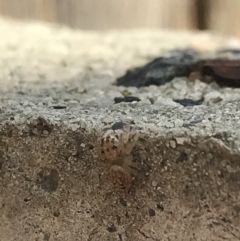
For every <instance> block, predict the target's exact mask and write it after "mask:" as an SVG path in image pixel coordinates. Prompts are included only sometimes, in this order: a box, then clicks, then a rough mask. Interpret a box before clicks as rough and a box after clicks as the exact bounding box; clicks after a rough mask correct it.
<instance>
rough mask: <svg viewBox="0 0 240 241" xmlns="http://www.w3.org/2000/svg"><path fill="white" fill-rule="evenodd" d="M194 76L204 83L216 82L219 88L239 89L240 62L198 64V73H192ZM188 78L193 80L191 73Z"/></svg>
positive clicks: (208, 61)
mask: <svg viewBox="0 0 240 241" xmlns="http://www.w3.org/2000/svg"><path fill="white" fill-rule="evenodd" d="M197 74H198V76H197ZM194 75H196V76H197V78H198V79H200V80H202V81H204V82H206V83H210V82H214V81H216V83H217V84H218V85H219V86H223V87H240V60H238V59H212V60H206V61H203V62H202V63H201V64H199V67H198V72H194ZM190 78H192V79H194V78H193V73H191V75H190Z"/></svg>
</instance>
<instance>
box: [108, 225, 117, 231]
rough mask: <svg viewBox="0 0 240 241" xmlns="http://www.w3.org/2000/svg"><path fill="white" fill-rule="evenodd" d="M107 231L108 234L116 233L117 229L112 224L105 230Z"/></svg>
mask: <svg viewBox="0 0 240 241" xmlns="http://www.w3.org/2000/svg"><path fill="white" fill-rule="evenodd" d="M107 231H108V232H109V233H115V232H116V231H117V228H116V227H115V225H114V224H112V225H111V226H110V227H108V228H107Z"/></svg>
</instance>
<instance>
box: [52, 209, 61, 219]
mask: <svg viewBox="0 0 240 241" xmlns="http://www.w3.org/2000/svg"><path fill="white" fill-rule="evenodd" d="M59 215H60V212H59V210H55V211H54V212H53V216H54V217H56V218H57V217H59Z"/></svg>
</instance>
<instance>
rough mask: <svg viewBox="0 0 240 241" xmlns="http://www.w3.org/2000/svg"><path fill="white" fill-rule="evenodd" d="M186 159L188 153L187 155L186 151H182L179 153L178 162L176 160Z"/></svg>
mask: <svg viewBox="0 0 240 241" xmlns="http://www.w3.org/2000/svg"><path fill="white" fill-rule="evenodd" d="M187 159H188V155H187V153H186V152H184V151H183V152H182V153H181V154H180V156H179V157H178V159H177V163H178V162H184V161H187Z"/></svg>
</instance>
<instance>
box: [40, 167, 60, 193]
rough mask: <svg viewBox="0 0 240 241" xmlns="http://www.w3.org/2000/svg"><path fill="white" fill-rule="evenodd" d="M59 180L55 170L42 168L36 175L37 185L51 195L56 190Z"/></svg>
mask: <svg viewBox="0 0 240 241" xmlns="http://www.w3.org/2000/svg"><path fill="white" fill-rule="evenodd" d="M59 179H60V177H59V173H58V171H57V170H56V169H48V168H43V169H42V170H41V171H40V172H39V173H38V178H37V183H38V184H39V185H40V187H41V188H42V189H43V190H44V191H46V192H49V193H52V192H55V191H56V190H57V188H58V183H59Z"/></svg>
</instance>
